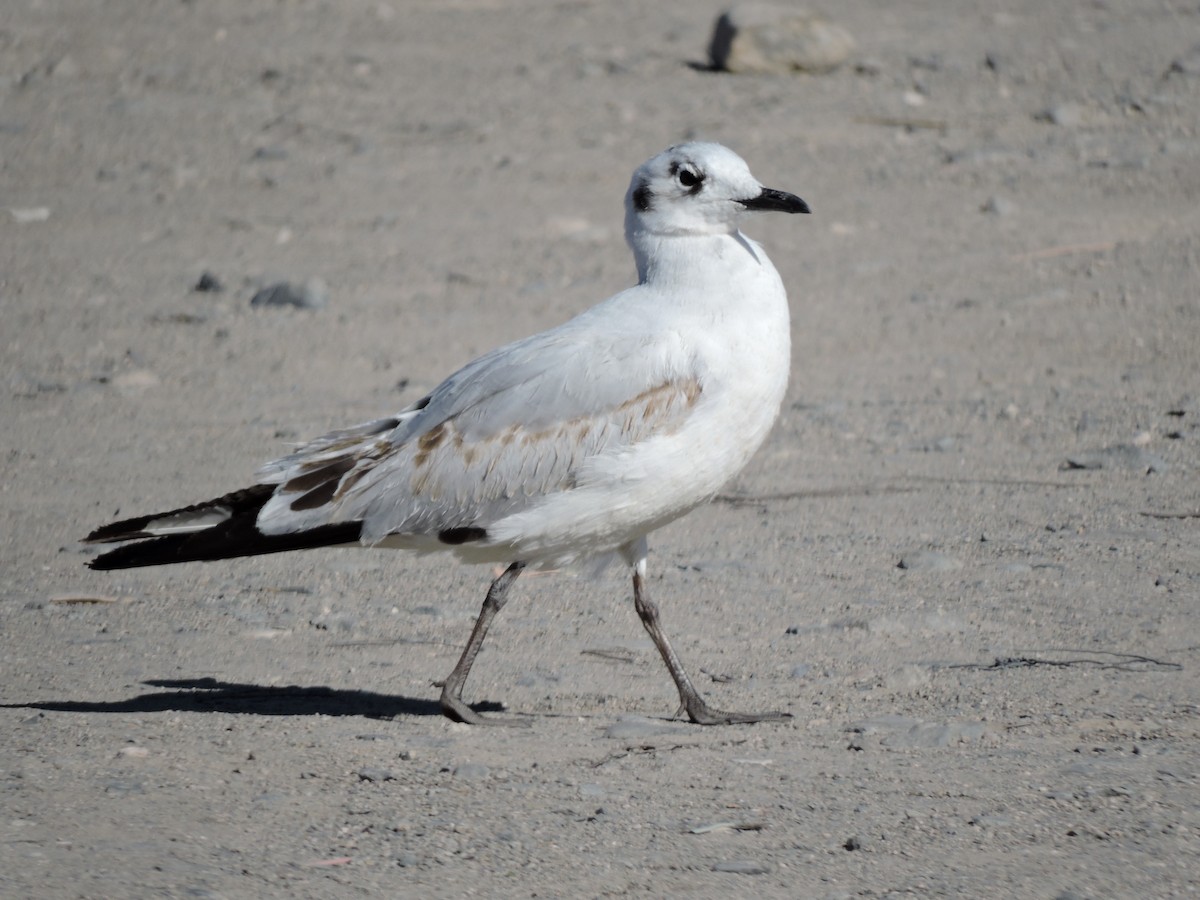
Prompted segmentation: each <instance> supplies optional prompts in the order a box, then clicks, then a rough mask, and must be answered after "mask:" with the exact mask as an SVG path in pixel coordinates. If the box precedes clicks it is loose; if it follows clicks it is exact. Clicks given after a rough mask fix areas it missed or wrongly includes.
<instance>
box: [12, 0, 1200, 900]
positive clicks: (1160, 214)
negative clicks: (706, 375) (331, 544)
mask: <svg viewBox="0 0 1200 900" xmlns="http://www.w3.org/2000/svg"><path fill="white" fill-rule="evenodd" d="M826 11H827V12H828V13H829V14H830V15H834V16H836V18H837V21H838V22H839V23H840V24H841V25H842V26H844V27H845V28H846V29H847V30H848V31H849V32H850V33H851V34H852V35H853V36H854V38H855V40H856V41H857V45H858V50H857V52H856V54H855V56H854V58H853V59H852V61H851V62H849V63H847V64H846V65H843V66H841V67H840V68H838V69H836V70H835V71H833V72H831V73H827V74H821V75H805V74H796V75H737V76H734V75H728V74H723V73H715V72H712V71H708V70H707V68H706V66H705V58H706V47H707V42H708V39H709V35H710V33H711V29H712V24H713V21H714V20H715V18H716V16H717V14H718V13H719V12H720V7H718V6H710V5H705V4H695V3H689V2H683V0H675V2H665V3H657V4H653V5H651V4H640V3H634V2H631V0H620V2H611V3H600V2H566V3H559V4H545V3H538V2H533V0H524V2H522V0H515V2H507V3H502V2H487V0H481V2H471V0H463V2H455V3H442V2H419V3H411V4H408V3H397V2H394V0H393V2H392V3H391V4H389V3H378V2H355V0H350V2H345V3H340V4H333V3H328V2H320V0H206V2H178V0H173V2H168V0H141V2H138V3H130V2H120V0H108V2H93V3H88V4H80V3H71V2H67V0H14V2H11V3H9V4H8V5H7V7H6V9H5V13H4V15H3V16H2V17H0V198H2V206H3V209H0V321H2V322H3V329H2V330H3V336H2V338H0V344H2V346H3V348H4V350H3V357H2V360H3V366H2V370H0V371H2V373H3V379H4V384H3V386H4V388H5V390H3V392H0V421H3V422H4V423H5V427H4V428H3V429H0V452H3V454H4V459H5V462H6V466H5V477H4V478H3V481H2V483H0V490H2V491H3V503H2V504H0V517H2V518H0V683H2V685H3V687H2V688H0V700H2V701H3V702H2V708H0V895H2V896H4V897H6V898H7V897H14V898H16V897H36V898H60V897H61V898H67V897H71V898H76V897H77V898H118V897H119V898H128V897H212V898H218V897H220V898H243V897H245V898H293V897H301V898H309V897H312V898H322V897H356V896H366V895H370V896H414V897H415V896H421V897H458V896H468V895H478V896H514V897H522V896H524V897H532V896H541V897H545V896H554V897H567V896H570V897H585V896H586V897H600V896H610V895H621V894H631V895H635V894H645V895H651V896H688V897H697V898H707V897H721V898H724V897H730V896H748V895H752V894H753V895H758V896H762V897H813V898H825V897H830V898H832V897H860V896H861V897H883V896H920V897H925V896H952V897H1031V898H1062V900H1066V898H1087V897H1096V898H1099V897H1137V896H1143V897H1181V896H1194V895H1195V893H1196V891H1197V889H1198V887H1200V784H1198V778H1200V742H1198V740H1197V739H1198V737H1200V734H1198V731H1200V715H1198V713H1200V707H1198V702H1197V698H1198V697H1200V683H1198V679H1197V664H1198V663H1200V659H1198V656H1200V616H1197V605H1198V600H1200V549H1198V543H1197V529H1198V528H1200V489H1198V484H1200V482H1198V481H1197V470H1198V467H1200V452H1198V448H1200V364H1198V363H1197V358H1198V349H1200V7H1197V6H1196V4H1195V3H1181V2H1172V0H1168V2H1163V3H1155V4H1150V3H1137V2H1134V0H1105V2H1096V3H1087V4H1084V3H1071V4H1066V3H1059V4H1047V3H1041V2H1035V0H1016V2H1013V3H1009V4H1005V5H1003V7H1002V8H1000V7H997V6H996V5H995V4H993V3H985V2H982V0H966V2H950V0H925V2H920V0H911V2H902V3H896V4H889V5H884V6H881V5H879V4H871V3H867V2H863V0H849V2H847V3H844V4H840V5H837V6H833V5H830V6H828V7H827V9H826ZM688 137H703V138H707V139H714V140H719V141H721V142H723V143H727V144H729V145H730V146H731V147H733V148H734V149H735V150H736V151H738V152H739V153H740V154H741V155H742V156H743V157H745V158H746V160H747V161H748V162H749V164H750V166H751V168H752V169H753V170H754V172H755V174H756V175H757V176H758V177H759V178H760V179H761V180H762V181H763V182H765V183H766V184H769V185H771V186H773V187H778V188H781V189H785V190H790V191H794V192H795V193H797V194H799V195H800V196H802V197H804V198H805V199H806V200H807V201H808V202H809V203H810V204H811V206H812V208H813V215H812V216H807V217H790V218H785V217H778V218H772V219H767V218H764V219H762V220H761V221H758V220H756V221H754V222H753V223H752V224H751V225H750V226H749V228H748V230H749V231H750V232H751V233H752V235H753V236H754V237H756V238H757V239H758V240H760V241H761V242H762V243H763V244H764V245H765V246H766V247H767V248H768V250H769V252H770V253H771V255H772V257H773V259H774V260H775V262H776V264H777V266H778V268H779V269H780V272H781V274H782V275H783V278H784V282H785V283H786V284H787V286H788V289H789V295H790V298H791V304H792V310H793V329H794V333H793V346H794V362H793V372H792V384H791V389H790V393H789V396H788V399H787V400H786V401H785V405H784V410H783V414H782V416H781V419H780V423H779V425H778V426H777V428H776V430H775V431H774V433H773V434H772V436H771V438H770V439H769V441H768V443H767V445H766V446H765V447H764V448H763V450H762V451H760V453H759V454H758V456H757V457H756V458H755V459H754V461H753V462H752V463H751V464H750V466H749V467H748V468H747V469H746V471H745V472H744V473H743V474H742V476H741V477H740V478H739V479H738V481H737V482H736V483H734V484H732V485H730V486H729V488H728V490H727V492H726V494H724V495H722V496H721V497H719V498H718V499H717V501H715V502H714V503H712V504H711V505H709V506H706V507H704V508H702V509H700V510H697V511H696V512H694V513H693V514H692V515H690V516H689V517H687V518H685V519H683V520H681V521H679V522H677V523H675V524H673V525H671V526H669V527H667V528H665V529H663V530H662V531H661V532H660V533H658V534H657V535H655V536H654V537H653V538H652V540H651V546H652V550H653V556H652V558H651V565H652V578H651V580H652V582H653V583H652V585H651V587H652V590H653V591H654V594H655V596H656V598H657V599H658V600H659V602H660V603H661V606H662V609H663V615H664V619H665V622H666V625H667V629H668V631H669V633H670V634H671V635H672V636H673V638H674V640H675V641H676V644H677V646H678V648H679V650H680V652H681V654H682V655H683V657H684V659H685V661H686V663H687V664H688V665H689V666H690V668H691V669H692V670H693V672H695V673H696V674H697V676H698V681H699V684H700V687H701V689H702V691H703V692H704V693H706V695H707V696H708V697H709V698H710V699H711V700H712V701H713V702H714V703H715V704H716V705H718V706H726V707H732V708H739V707H741V708H767V709H774V708H779V709H786V710H788V711H790V712H791V713H793V715H794V719H792V720H791V721H790V722H788V723H786V724H782V725H778V724H769V725H764V724H760V725H756V726H735V727H725V728H699V727H696V726H691V725H687V724H683V723H680V722H677V721H672V720H671V718H670V717H671V714H672V712H673V711H674V707H675V699H676V698H675V692H674V688H673V686H672V685H671V682H670V679H669V678H668V676H667V674H666V672H665V671H664V669H663V667H662V664H661V662H660V661H659V659H658V658H657V655H656V654H655V652H654V648H653V646H652V645H651V643H650V642H649V640H648V639H647V638H646V637H645V634H644V632H643V631H642V629H641V626H640V624H639V623H638V620H637V616H636V615H635V613H634V610H633V604H632V602H631V599H630V596H629V595H630V589H629V584H628V581H627V578H626V576H625V574H624V573H623V572H621V571H619V570H618V568H617V567H613V568H612V569H611V570H608V571H604V572H601V573H593V572H590V571H581V572H560V573H555V574H551V575H546V576H541V577H527V578H523V579H522V580H521V581H520V582H518V585H517V587H516V589H515V592H514V597H513V599H512V601H511V602H510V604H509V606H508V607H506V609H505V611H504V613H503V614H502V615H501V616H500V617H499V619H498V620H497V624H496V626H495V628H494V630H493V632H492V635H491V636H490V638H489V642H488V645H487V647H486V649H485V650H484V652H483V654H482V655H481V657H480V660H479V663H478V665H477V666H476V667H475V671H474V674H473V676H472V679H471V681H470V682H469V683H468V685H467V694H468V697H469V698H470V699H472V700H474V701H481V702H484V703H486V704H487V705H488V707H489V708H492V709H500V708H507V709H508V710H511V711H512V712H514V713H518V714H521V715H523V716H525V717H526V718H528V719H529V721H530V722H531V725H530V727H529V728H527V729H501V728H488V729H481V728H470V727H467V726H463V725H457V724H453V723H451V722H449V721H447V720H445V719H443V718H442V717H441V716H440V714H439V712H438V708H437V703H436V698H437V689H436V688H435V687H434V686H433V682H435V681H436V680H438V679H439V678H443V677H445V675H446V674H447V673H448V672H449V670H450V668H451V667H452V666H453V663H454V661H455V659H456V658H457V655H458V652H459V650H460V648H461V646H462V644H463V643H464V642H465V640H466V636H467V633H468V631H469V629H470V624H471V621H472V619H473V617H474V615H475V614H476V612H477V610H478V607H479V603H480V601H481V600H482V597H483V592H484V590H485V587H486V584H487V582H488V580H489V578H490V577H491V576H492V573H490V572H489V571H487V570H485V569H471V568H464V567H458V566H455V565H452V564H448V563H447V562H446V561H444V560H440V559H436V558H428V559H415V558H410V557H406V556H402V555H399V554H387V553H366V552H362V551H357V550H322V551H313V552H309V553H303V554H290V555H282V556H276V557H264V558H259V559H254V560H244V561H233V562H228V563H213V564H205V565H195V566H177V567H166V568H162V569H146V570H136V571H126V572H117V573H95V572H90V571H88V570H87V569H85V568H84V566H83V563H84V562H85V561H86V559H87V558H88V556H89V552H88V550H87V549H86V548H84V547H82V546H80V545H79V544H78V543H77V540H78V538H80V537H82V536H83V535H84V534H86V533H87V532H88V531H89V530H91V529H92V528H93V527H95V526H97V525H100V524H103V523H104V522H106V521H109V520H111V519H112V518H113V517H115V516H118V515H134V514H137V513H141V512H149V511H154V510H158V509H162V508H168V507H172V506H176V505H179V504H180V503H186V502H191V501H195V500H201V499H207V498H208V497H211V496H215V495H217V494H219V493H222V492H224V491H226V490H229V489H232V488H236V487H240V486H242V485H243V484H245V483H246V480H247V479H248V478H249V477H250V475H251V474H252V472H253V470H254V469H255V468H256V466H257V464H258V463H259V462H261V461H263V460H266V459H269V458H273V457H275V456H277V455H279V453H280V452H281V450H283V449H284V448H285V446H286V444H287V443H288V442H290V441H296V440H302V439H304V438H305V437H308V436H312V435H314V434H316V433H319V432H321V431H323V430H326V429H328V428H331V427H337V426H340V425H345V424H350V423H353V422H356V421H361V420H364V419H367V418H371V417H374V416H376V415H379V414H383V413H390V412H393V411H395V410H397V409H399V408H401V406H403V405H405V404H407V403H409V402H411V401H412V400H414V399H416V398H417V397H419V396H421V394H422V392H424V391H426V390H428V389H429V388H430V387H432V386H433V385H434V384H436V383H437V382H438V381H440V380H441V378H442V377H444V376H445V375H446V374H448V373H449V372H450V371H451V370H452V369H454V368H455V367H457V366H458V365H460V364H462V363H463V362H465V361H467V360H468V359H470V358H471V357H472V356H474V355H476V354H478V353H480V352H482V351H485V350H487V349H489V348H490V347H492V346H495V345H496V344H498V343H500V342H502V341H505V340H508V339H512V338H517V337H520V336H523V335H525V334H528V333H531V332H533V331H536V330H539V329H542V328H545V327H549V326H551V325H553V324H556V323H558V322H560V321H562V320H564V319H565V318H567V317H568V316H570V315H572V314H574V313H576V312H578V311H580V310H582V309H585V308H586V307H588V306H590V305H591V304H592V303H594V302H596V301H598V300H600V299H602V298H604V297H607V296H608V295H610V294H611V293H613V292H615V291H616V290H618V289H620V288H622V287H625V286H627V285H628V284H630V283H631V281H632V279H633V277H634V273H633V265H632V260H631V258H630V256H629V253H628V250H627V249H626V248H625V246H624V243H623V240H622V234H621V216H622V210H621V197H622V194H623V192H624V190H625V187H626V185H627V183H628V178H629V174H630V172H631V171H632V170H633V168H634V167H635V166H637V165H638V164H640V163H641V162H642V161H643V160H645V159H646V158H648V157H649V156H651V155H652V154H654V153H655V152H657V151H659V150H661V149H662V148H663V147H665V146H667V145H668V144H670V143H673V142H676V141H679V140H681V139H684V138H688ZM205 274H207V275H208V276H209V279H213V278H215V279H216V281H218V282H219V283H220V285H221V286H222V289H221V290H206V291H198V290H196V289H195V288H196V286H197V285H198V283H199V282H200V281H201V278H202V276H204V275H205ZM280 280H287V281H290V282H292V283H293V284H295V285H297V286H300V285H307V288H308V290H307V292H306V293H305V295H304V296H305V297H307V298H308V300H309V301H310V303H309V305H310V307H311V308H294V307H290V306H284V307H280V306H273V305H262V304H260V305H256V306H252V305H251V302H250V301H251V298H252V297H254V295H255V294H256V293H257V292H258V291H259V290H260V289H261V288H263V287H264V286H268V285H271V284H273V283H276V282H278V281H280ZM206 286H209V287H211V282H210V284H209V285H206ZM564 601H569V602H564Z"/></svg>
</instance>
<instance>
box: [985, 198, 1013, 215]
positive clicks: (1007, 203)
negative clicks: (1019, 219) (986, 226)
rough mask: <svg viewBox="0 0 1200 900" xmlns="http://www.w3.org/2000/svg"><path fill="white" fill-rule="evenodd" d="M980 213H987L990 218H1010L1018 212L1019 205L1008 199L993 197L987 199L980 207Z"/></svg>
mask: <svg viewBox="0 0 1200 900" xmlns="http://www.w3.org/2000/svg"><path fill="white" fill-rule="evenodd" d="M979 211H980V212H983V213H987V214H988V215H989V216H1010V215H1012V214H1013V213H1014V212H1016V211H1017V205H1016V204H1015V203H1013V202H1012V201H1011V200H1009V199H1008V198H1007V197H997V196H994V195H993V196H991V197H988V198H987V202H986V203H984V204H983V206H981V207H979Z"/></svg>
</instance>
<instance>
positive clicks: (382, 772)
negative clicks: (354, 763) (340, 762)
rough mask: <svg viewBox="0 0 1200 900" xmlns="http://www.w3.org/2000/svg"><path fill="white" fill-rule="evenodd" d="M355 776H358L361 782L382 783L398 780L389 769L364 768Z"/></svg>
mask: <svg viewBox="0 0 1200 900" xmlns="http://www.w3.org/2000/svg"><path fill="white" fill-rule="evenodd" d="M354 774H356V775H357V776H358V777H359V780H361V781H371V782H380V781H395V780H396V776H395V775H393V774H392V773H391V772H389V771H388V770H387V769H381V768H378V767H376V766H363V767H362V768H361V769H359V770H358V771H357V772H355V773H354Z"/></svg>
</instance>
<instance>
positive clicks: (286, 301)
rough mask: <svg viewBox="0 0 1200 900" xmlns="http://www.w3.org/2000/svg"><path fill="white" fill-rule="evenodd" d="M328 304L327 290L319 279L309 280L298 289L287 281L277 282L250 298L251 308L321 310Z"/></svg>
mask: <svg viewBox="0 0 1200 900" xmlns="http://www.w3.org/2000/svg"><path fill="white" fill-rule="evenodd" d="M328 303H329V289H328V288H327V287H326V286H325V282H323V281H322V280H321V279H319V278H310V279H308V280H307V281H305V282H304V283H303V284H302V285H300V286H299V287H296V286H295V285H293V284H292V283H291V282H288V281H277V282H275V283H274V284H269V285H267V286H266V287H265V288H263V289H262V290H260V291H258V292H257V293H256V294H255V295H254V296H253V297H251V298H250V305H251V306H294V307H296V308H297V309H323V308H324V307H325V306H326V305H327V304H328Z"/></svg>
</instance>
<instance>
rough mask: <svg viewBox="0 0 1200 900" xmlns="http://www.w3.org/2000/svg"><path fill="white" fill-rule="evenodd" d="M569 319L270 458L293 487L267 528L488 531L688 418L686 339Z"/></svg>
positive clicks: (374, 534) (272, 506)
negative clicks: (410, 402) (380, 413)
mask: <svg viewBox="0 0 1200 900" xmlns="http://www.w3.org/2000/svg"><path fill="white" fill-rule="evenodd" d="M576 322H579V320H576ZM574 324H575V323H568V326H571V325H574ZM568 326H563V327H561V328H559V329H555V330H554V331H549V332H545V333H543V334H540V335H535V336H534V337H532V338H527V339H526V340H524V341H519V342H517V343H515V344H511V345H509V346H507V347H503V348H500V349H499V350H496V351H493V352H492V353H490V354H487V355H486V356H483V357H480V358H479V359H477V360H476V361H475V362H473V363H470V364H469V365H467V366H466V367H464V368H463V369H461V370H459V371H458V372H456V373H455V374H454V375H452V376H451V377H450V378H448V379H446V381H445V382H443V383H442V384H441V385H439V386H438V387H437V388H436V389H435V390H434V391H433V392H432V393H431V394H430V395H429V396H428V397H426V398H424V399H423V400H422V401H420V402H419V403H417V404H415V405H414V406H412V407H410V408H409V409H407V410H405V411H403V412H401V413H399V414H397V416H395V417H394V418H392V419H381V420H378V421H376V422H372V423H366V424H364V425H360V426H357V427H356V428H352V429H348V430H346V431H339V432H333V433H331V434H329V435H326V436H324V437H322V438H318V439H317V440H316V441H313V442H312V443H310V444H308V445H306V446H304V447H302V448H300V449H299V450H297V451H296V452H295V453H293V454H291V455H290V456H287V457H284V458H283V459H281V460H277V461H276V462H274V463H271V464H269V465H268V466H266V467H264V469H263V470H262V472H261V473H260V476H265V480H270V481H271V482H273V483H277V484H278V485H279V487H278V488H276V491H275V495H274V496H273V497H272V499H271V500H270V501H269V502H268V503H267V505H266V506H265V507H264V509H263V511H262V514H261V515H260V517H259V522H258V526H259V528H260V529H261V530H263V531H264V532H266V533H282V532H288V531H295V530H303V529H305V528H311V527H316V526H317V525H323V524H329V523H332V522H342V521H362V522H363V533H362V540H363V541H365V542H368V543H373V542H376V541H379V540H381V539H383V538H384V537H386V536H388V535H391V534H402V535H413V536H421V535H428V536H430V537H436V536H437V535H438V534H440V533H444V532H452V531H455V530H456V529H470V528H484V529H486V528H487V527H488V525H489V524H491V523H492V522H494V521H496V520H498V519H500V518H503V517H504V516H506V515H509V514H511V513H514V512H517V511H519V510H521V509H523V508H525V507H527V506H528V505H530V504H531V503H533V502H534V501H535V500H536V499H537V498H539V497H543V496H545V495H547V494H552V493H555V492H559V491H565V490H570V489H571V487H572V486H573V484H574V479H575V476H576V473H577V471H578V470H579V468H580V466H581V464H582V463H583V462H584V461H585V460H587V459H589V458H591V457H594V456H597V455H601V454H605V453H610V452H614V451H619V450H620V449H622V448H625V447H629V446H631V445H633V444H636V443H639V442H641V441H644V440H646V439H648V438H650V437H653V436H654V435H656V434H662V433H670V432H673V431H675V430H676V429H678V428H679V427H680V426H681V425H682V423H683V422H684V421H685V420H686V419H687V417H688V416H689V415H690V413H691V411H692V408H693V407H694V406H695V404H696V402H697V401H698V399H699V397H700V394H701V379H700V377H699V374H698V373H697V371H695V367H694V364H693V361H692V358H691V355H690V354H689V353H688V352H687V350H686V348H684V346H683V344H682V342H681V341H679V340H677V339H675V338H673V337H672V336H669V335H668V336H663V335H661V334H660V335H658V336H657V337H654V338H650V337H647V336H645V335H644V334H638V333H619V332H608V333H597V331H596V330H595V329H591V328H578V327H568Z"/></svg>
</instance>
